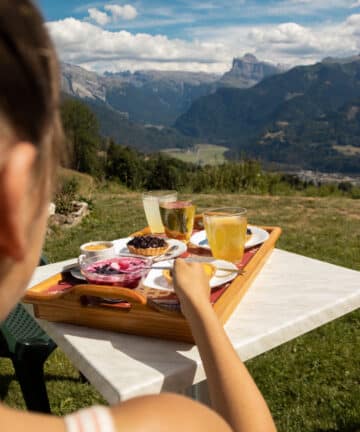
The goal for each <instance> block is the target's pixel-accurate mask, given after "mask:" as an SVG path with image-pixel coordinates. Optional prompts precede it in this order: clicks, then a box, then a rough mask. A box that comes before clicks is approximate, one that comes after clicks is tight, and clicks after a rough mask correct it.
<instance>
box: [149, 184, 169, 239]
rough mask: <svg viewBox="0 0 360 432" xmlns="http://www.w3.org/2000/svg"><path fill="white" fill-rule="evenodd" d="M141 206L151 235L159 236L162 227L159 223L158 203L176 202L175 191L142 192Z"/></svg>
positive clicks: (162, 230) (162, 229)
mask: <svg viewBox="0 0 360 432" xmlns="http://www.w3.org/2000/svg"><path fill="white" fill-rule="evenodd" d="M142 200H143V206H144V211H145V216H146V220H147V223H148V225H149V228H150V231H151V233H152V234H161V233H163V232H164V225H163V224H162V222H161V216H160V210H159V203H160V202H172V201H176V200H177V192H176V191H165V190H159V191H149V192H144V193H143V196H142Z"/></svg>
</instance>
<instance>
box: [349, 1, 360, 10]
mask: <svg viewBox="0 0 360 432" xmlns="http://www.w3.org/2000/svg"><path fill="white" fill-rule="evenodd" d="M350 8H351V9H355V8H360V0H357V1H355V2H354V3H353V4H352V5H351V6H350Z"/></svg>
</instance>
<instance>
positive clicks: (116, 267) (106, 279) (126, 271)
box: [81, 257, 150, 288]
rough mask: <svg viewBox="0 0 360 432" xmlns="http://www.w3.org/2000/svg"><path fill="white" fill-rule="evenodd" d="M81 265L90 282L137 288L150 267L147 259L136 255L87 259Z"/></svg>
mask: <svg viewBox="0 0 360 432" xmlns="http://www.w3.org/2000/svg"><path fill="white" fill-rule="evenodd" d="M81 267H82V268H81V272H82V273H83V275H84V276H85V277H86V279H87V280H88V282H89V283H92V284H96V285H116V286H122V287H125V288H136V287H137V285H138V284H139V282H140V280H141V279H142V278H143V277H144V276H146V274H147V273H148V272H149V269H150V265H149V262H148V260H147V259H145V258H136V257H113V258H108V259H103V260H101V261H96V262H90V263H89V262H87V260H85V261H84V262H83V264H82V266H81Z"/></svg>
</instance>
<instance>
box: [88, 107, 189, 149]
mask: <svg viewBox="0 0 360 432" xmlns="http://www.w3.org/2000/svg"><path fill="white" fill-rule="evenodd" d="M82 101H83V102H84V103H85V104H86V105H88V106H89V107H90V109H91V110H92V111H93V113H94V114H95V115H96V117H97V119H98V121H99V125H100V133H101V135H102V136H104V137H109V138H113V139H114V140H115V142H116V143H118V144H121V145H124V146H129V147H132V148H134V149H136V150H139V151H142V152H144V153H152V152H156V151H158V150H162V149H167V148H173V147H175V148H182V149H186V148H189V147H192V146H193V143H194V139H193V138H191V137H189V136H185V135H182V134H181V133H179V132H178V131H177V130H176V129H173V128H169V127H156V126H144V125H142V124H137V123H134V122H132V121H130V120H128V118H127V117H126V116H124V115H123V114H121V113H120V112H118V111H116V110H114V109H113V108H111V107H110V106H109V105H108V104H106V103H103V102H101V101H96V100H93V99H89V98H87V99H83V100H82Z"/></svg>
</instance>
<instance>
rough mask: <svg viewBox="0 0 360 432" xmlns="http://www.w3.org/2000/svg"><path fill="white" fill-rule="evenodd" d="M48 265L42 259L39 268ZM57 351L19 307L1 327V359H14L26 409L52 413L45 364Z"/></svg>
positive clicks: (28, 315)
mask: <svg viewBox="0 0 360 432" xmlns="http://www.w3.org/2000/svg"><path fill="white" fill-rule="evenodd" d="M43 264H46V260H45V259H44V258H42V259H41V260H40V265H43ZM55 348H56V344H55V342H54V341H53V340H52V339H51V338H50V337H49V336H48V335H47V334H46V333H45V332H44V330H42V328H41V327H40V326H39V324H38V323H37V322H36V321H35V320H34V319H33V317H32V316H31V315H30V314H29V313H28V312H27V311H26V309H25V308H24V306H22V305H21V304H18V305H17V306H16V307H15V308H14V309H13V310H12V312H10V314H9V316H8V317H7V318H6V320H5V321H4V322H3V323H2V324H1V325H0V356H1V357H7V358H10V359H11V360H12V363H13V365H14V369H15V373H16V377H17V379H18V381H19V384H20V387H21V391H22V393H23V396H24V400H25V403H26V406H27V408H28V409H29V410H30V411H38V412H43V413H50V412H51V411H50V404H49V399H48V395H47V391H46V386H45V379H44V362H45V360H46V359H47V358H48V356H49V355H50V354H51V353H52V352H53V351H54V349H55Z"/></svg>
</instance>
